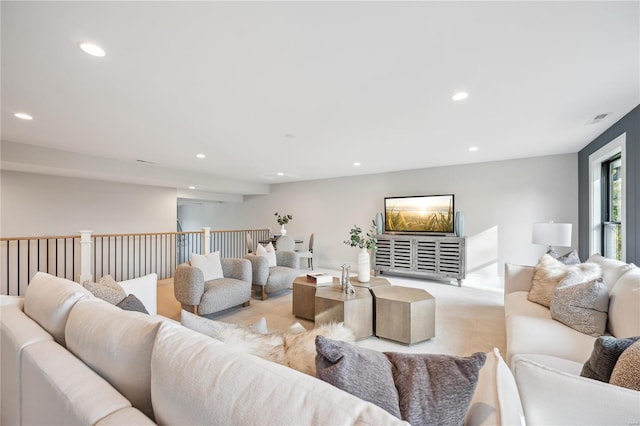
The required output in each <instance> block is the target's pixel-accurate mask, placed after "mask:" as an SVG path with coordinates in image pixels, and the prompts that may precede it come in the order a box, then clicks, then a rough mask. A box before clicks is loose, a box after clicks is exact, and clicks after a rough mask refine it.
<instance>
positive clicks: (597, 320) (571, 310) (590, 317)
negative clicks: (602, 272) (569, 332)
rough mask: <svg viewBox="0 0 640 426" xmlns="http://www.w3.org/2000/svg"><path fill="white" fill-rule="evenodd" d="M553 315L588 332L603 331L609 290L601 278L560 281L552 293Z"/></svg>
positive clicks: (596, 334) (593, 333)
mask: <svg viewBox="0 0 640 426" xmlns="http://www.w3.org/2000/svg"><path fill="white" fill-rule="evenodd" d="M550 309H551V318H553V319H554V320H556V321H560V322H561V323H563V324H565V325H567V326H569V327H571V328H573V329H574V330H577V331H579V332H581V333H584V334H588V335H589V336H594V337H598V336H601V335H602V334H604V331H605V329H606V327H607V311H608V310H609V291H608V289H607V285H606V284H605V283H604V281H602V278H599V279H597V280H592V281H587V282H584V283H580V284H572V285H561V286H560V287H558V288H556V289H555V290H554V291H553V295H552V296H551V306H550Z"/></svg>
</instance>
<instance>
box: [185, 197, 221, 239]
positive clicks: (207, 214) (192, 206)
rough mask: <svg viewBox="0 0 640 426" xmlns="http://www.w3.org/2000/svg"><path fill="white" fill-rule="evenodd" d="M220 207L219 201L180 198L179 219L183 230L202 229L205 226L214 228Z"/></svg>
mask: <svg viewBox="0 0 640 426" xmlns="http://www.w3.org/2000/svg"><path fill="white" fill-rule="evenodd" d="M219 209H220V203H218V202H209V201H181V200H178V221H180V225H181V226H182V231H184V232H189V231H200V230H202V228H203V227H205V226H206V227H209V228H214V226H213V224H214V223H215V218H216V217H217V216H218V214H217V212H218V210H219ZM218 229H219V228H218Z"/></svg>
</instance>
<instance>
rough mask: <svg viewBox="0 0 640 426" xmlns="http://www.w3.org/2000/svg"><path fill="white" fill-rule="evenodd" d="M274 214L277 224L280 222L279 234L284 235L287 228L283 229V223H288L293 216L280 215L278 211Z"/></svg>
mask: <svg viewBox="0 0 640 426" xmlns="http://www.w3.org/2000/svg"><path fill="white" fill-rule="evenodd" d="M274 216H276V217H277V219H276V220H277V221H278V224H280V234H281V235H286V233H287V230H286V229H284V225H285V224H286V223H289V221H290V220H291V219H293V216H291V215H290V214H285V215H280V213H278V212H275V213H274Z"/></svg>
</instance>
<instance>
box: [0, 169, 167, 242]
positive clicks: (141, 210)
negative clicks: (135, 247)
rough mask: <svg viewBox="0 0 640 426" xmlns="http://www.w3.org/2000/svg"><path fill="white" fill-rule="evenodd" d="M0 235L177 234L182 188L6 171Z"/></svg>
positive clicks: (0, 177)
mask: <svg viewBox="0 0 640 426" xmlns="http://www.w3.org/2000/svg"><path fill="white" fill-rule="evenodd" d="M0 189H1V195H2V203H1V205H0V215H1V220H0V235H2V236H3V237H30V236H39V235H73V234H77V233H78V231H79V230H81V229H90V230H93V231H94V233H96V234H102V233H134V232H170V231H175V230H176V190H175V189H171V188H162V187H155V186H145V185H134V184H124V183H115V182H106V181H98V180H90V179H77V178H67V177H59V176H49V175H40V174H33V173H22V172H11V171H6V170H3V171H2V172H1V174H0Z"/></svg>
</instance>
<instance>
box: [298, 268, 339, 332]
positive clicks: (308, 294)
mask: <svg viewBox="0 0 640 426" xmlns="http://www.w3.org/2000/svg"><path fill="white" fill-rule="evenodd" d="M338 282H339V280H338V278H336V277H333V284H337V283H338ZM330 286H331V284H329V287H330ZM322 287H323V285H322V284H321V285H320V287H318V286H317V285H316V283H312V282H309V281H307V276H306V275H301V276H299V277H297V278H296V279H295V280H293V315H295V316H296V317H298V318H303V319H306V320H310V321H313V320H314V319H315V316H316V309H315V303H316V289H317V288H322Z"/></svg>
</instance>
